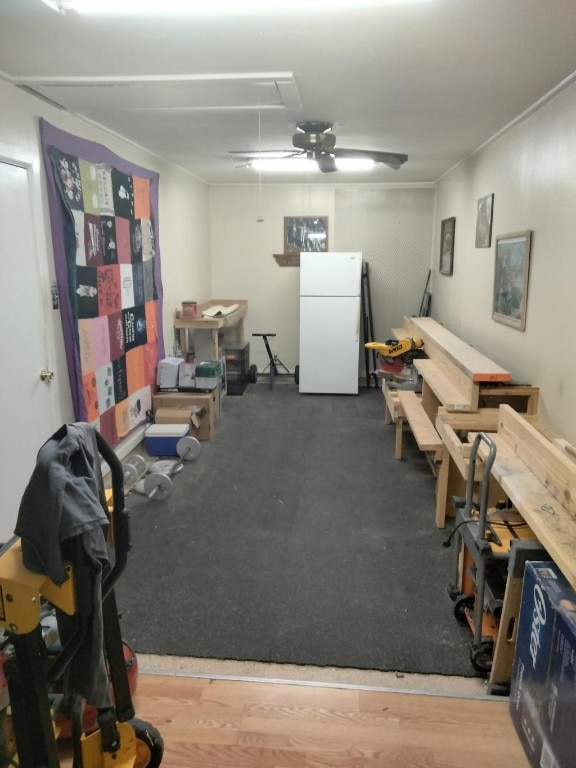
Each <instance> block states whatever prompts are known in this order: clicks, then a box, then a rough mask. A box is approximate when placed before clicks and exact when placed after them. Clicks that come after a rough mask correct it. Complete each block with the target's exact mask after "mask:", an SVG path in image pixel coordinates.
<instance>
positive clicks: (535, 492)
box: [478, 406, 576, 589]
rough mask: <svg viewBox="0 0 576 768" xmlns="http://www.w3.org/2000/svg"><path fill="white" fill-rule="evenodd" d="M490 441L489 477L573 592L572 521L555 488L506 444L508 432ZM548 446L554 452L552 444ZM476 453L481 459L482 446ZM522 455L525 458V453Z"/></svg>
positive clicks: (575, 544) (575, 524)
mask: <svg viewBox="0 0 576 768" xmlns="http://www.w3.org/2000/svg"><path fill="white" fill-rule="evenodd" d="M502 407H503V408H504V407H506V406H502ZM527 426H528V428H530V427H531V425H530V424H527ZM532 429H533V428H532ZM491 438H492V439H493V440H494V443H495V444H496V458H495V461H494V464H493V466H492V475H493V477H494V478H495V479H496V480H497V481H498V483H499V484H500V486H501V487H502V489H503V490H504V492H505V493H506V495H507V496H508V498H509V499H510V500H511V501H512V503H513V504H514V506H515V507H516V509H517V510H518V512H519V513H520V514H521V515H522V517H523V518H524V520H526V522H527V523H528V525H529V526H530V528H532V530H533V531H534V533H535V534H536V536H537V538H538V540H539V541H540V543H541V544H542V545H543V546H544V547H545V549H546V550H547V551H548V553H549V555H550V557H551V558H552V559H553V560H554V562H555V563H556V564H557V565H558V567H559V568H560V569H561V571H562V572H563V573H564V575H565V576H566V578H567V579H568V581H569V582H570V584H571V585H572V586H573V587H574V588H575V589H576V519H575V518H574V516H573V514H572V513H571V512H570V511H568V509H566V507H565V506H564V504H563V503H562V502H561V501H560V500H559V499H558V498H557V496H556V495H555V493H554V491H556V492H557V487H554V485H553V484H546V483H544V482H542V480H540V479H539V478H538V477H537V476H536V474H534V472H533V471H532V468H531V467H529V466H528V465H527V464H526V463H525V462H524V460H523V459H522V458H521V457H520V455H519V452H518V442H517V441H515V442H510V439H509V438H510V432H508V433H507V434H501V433H499V432H497V433H494V434H492V435H491ZM549 447H550V449H551V450H557V449H555V448H554V446H552V444H550V445H549ZM478 453H479V455H480V456H481V457H483V458H484V457H485V455H486V446H485V444H484V443H481V444H480V448H479V451H478ZM523 455H524V456H525V458H528V454H527V453H523ZM573 472H574V470H573Z"/></svg>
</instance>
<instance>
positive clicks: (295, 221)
mask: <svg viewBox="0 0 576 768" xmlns="http://www.w3.org/2000/svg"><path fill="white" fill-rule="evenodd" d="M327 250H328V216H285V217H284V253H300V252H301V251H327Z"/></svg>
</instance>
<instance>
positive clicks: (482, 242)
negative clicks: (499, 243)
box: [476, 195, 494, 248]
mask: <svg viewBox="0 0 576 768" xmlns="http://www.w3.org/2000/svg"><path fill="white" fill-rule="evenodd" d="M493 208H494V195H486V196H485V197H481V198H480V200H478V206H477V211H476V248H490V246H491V245H492V210H493Z"/></svg>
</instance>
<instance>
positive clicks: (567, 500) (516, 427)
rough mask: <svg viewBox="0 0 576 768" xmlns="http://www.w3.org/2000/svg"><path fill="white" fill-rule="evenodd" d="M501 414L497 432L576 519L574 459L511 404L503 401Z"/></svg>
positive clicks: (575, 472) (575, 519)
mask: <svg viewBox="0 0 576 768" xmlns="http://www.w3.org/2000/svg"><path fill="white" fill-rule="evenodd" d="M499 414H500V415H499V423H498V433H499V434H500V435H502V436H503V437H505V438H506V440H507V441H508V442H509V443H510V445H511V446H512V448H513V450H514V453H515V455H516V456H517V457H518V458H519V459H520V460H521V461H523V462H524V464H526V465H527V466H528V467H529V469H530V471H531V472H532V473H533V474H534V475H535V476H536V477H537V479H538V480H539V481H540V482H541V483H542V484H543V485H544V486H545V487H546V488H547V489H548V490H549V491H550V492H551V493H552V495H553V496H554V497H555V498H556V499H557V500H558V501H559V502H560V504H562V506H563V508H564V509H565V510H567V512H568V513H569V514H570V515H571V516H572V518H573V519H574V521H575V522H576V471H575V468H574V463H573V462H572V460H571V459H570V458H569V456H567V455H566V453H565V452H564V451H563V450H562V449H561V448H560V447H559V446H557V445H554V444H553V443H551V442H550V441H549V440H547V439H546V437H544V435H542V434H541V433H540V432H539V431H538V430H537V429H536V428H535V427H534V426H533V425H532V424H530V423H529V422H528V421H527V420H526V419H525V418H523V417H522V416H521V415H520V414H518V413H516V411H514V410H513V409H512V408H511V407H510V406H509V405H502V406H501V407H500V409H499Z"/></svg>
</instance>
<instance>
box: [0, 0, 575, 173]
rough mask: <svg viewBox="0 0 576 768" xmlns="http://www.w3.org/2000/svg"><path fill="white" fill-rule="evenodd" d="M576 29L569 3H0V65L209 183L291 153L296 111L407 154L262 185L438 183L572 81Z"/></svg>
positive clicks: (348, 136) (375, 146)
mask: <svg viewBox="0 0 576 768" xmlns="http://www.w3.org/2000/svg"><path fill="white" fill-rule="evenodd" d="M238 2H239V3H240V2H241V0H238ZM209 3H210V0H206V4H207V7H209ZM270 3H271V4H273V3H274V0H270ZM160 4H161V0H160ZM575 31H576V0H484V2H477V1H475V0H430V2H419V3H408V4H403V5H402V4H400V3H399V2H392V3H390V2H388V3H385V2H382V3H381V4H380V5H379V6H378V7H372V8H368V7H364V6H363V5H361V6H358V5H356V6H354V3H352V7H351V9H350V10H348V11H343V10H333V11H331V12H327V11H326V10H324V11H321V12H313V11H311V10H306V11H300V12H286V13H279V12H276V13H272V14H266V13H265V12H260V13H258V14H256V15H254V14H253V15H248V16H247V15H238V16H234V15H232V14H227V15H225V16H221V15H213V16H212V15H210V14H208V13H204V14H203V15H201V16H199V17H194V16H186V17H176V18H173V17H172V18H170V17H168V18H163V17H144V18H127V17H113V18H106V17H104V18H103V17H88V16H79V15H78V14H76V13H73V12H68V13H67V14H66V15H65V16H62V15H60V14H58V13H55V12H54V11H52V10H50V9H49V8H48V7H47V6H45V5H44V4H43V3H42V2H41V0H0V74H2V75H3V76H4V77H5V78H7V79H8V80H10V81H12V82H14V83H16V84H18V85H22V86H25V87H28V88H31V89H33V90H35V91H37V92H38V93H40V94H42V95H43V96H45V97H46V98H48V99H50V100H52V101H54V102H56V103H57V104H59V105H61V106H62V107H64V108H66V109H68V110H70V111H71V112H74V113H77V114H80V115H84V116H86V117H87V118H89V119H90V120H93V121H95V122H97V123H99V124H101V125H104V126H106V127H107V128H109V129H111V130H113V131H115V132H116V133H119V134H121V135H123V136H125V137H127V138H128V139H130V140H131V141H133V142H135V143H137V144H139V145H141V146H143V147H146V148H148V149H150V150H152V151H153V152H155V153H157V154H158V155H161V156H162V157H165V158H168V159H169V160H172V161H173V162H175V163H177V164H178V165H180V166H182V167H184V168H186V169H188V170H190V171H191V172H193V173H194V174H195V175H197V176H198V177H200V178H201V179H204V180H205V181H207V182H209V183H214V184H219V183H225V184H229V183H239V184H245V183H254V182H257V181H258V174H257V173H256V172H255V171H254V170H251V169H248V168H245V167H238V166H239V165H240V163H239V161H238V160H234V159H233V158H231V156H230V155H229V154H228V151H229V150H237V149H240V150H252V151H256V150H258V149H260V148H261V149H282V148H290V147H291V143H292V138H291V137H292V134H293V133H294V132H295V126H296V123H297V122H299V121H302V120H323V121H329V122H333V123H334V132H335V134H336V136H337V143H336V146H337V147H338V148H352V149H371V150H381V151H391V152H403V153H406V154H408V156H409V159H408V162H407V163H406V164H405V165H403V166H402V168H401V169H400V170H399V171H393V170H391V169H389V168H388V167H386V166H378V169H377V170H376V171H374V172H371V173H369V174H366V173H364V174H348V173H344V172H338V173H336V174H325V175H323V174H317V175H316V174H315V175H314V176H305V177H293V176H290V177H289V178H287V177H286V176H268V175H267V176H266V177H263V181H274V182H286V181H300V182H302V181H306V182H312V181H313V182H331V183H334V182H352V183H357V182H400V183H407V182H433V181H436V180H437V179H438V178H439V177H441V176H442V175H443V174H444V173H445V172H446V171H447V170H449V169H450V168H451V167H452V166H454V165H455V164H456V163H458V162H459V161H460V160H462V159H463V158H465V157H467V156H468V155H470V154H471V153H472V152H473V151H474V150H475V149H477V148H478V147H479V146H481V145H482V144H484V143H485V142H486V141H488V140H489V139H490V138H491V137H493V136H494V135H495V134H497V133H498V132H499V131H501V130H502V129H503V128H504V127H505V126H507V125H508V124H510V123H511V122H512V121H513V120H515V119H516V118H517V117H518V116H519V115H521V114H522V113H524V112H525V111H526V110H529V109H531V108H532V107H533V106H534V105H535V104H536V103H537V102H539V101H540V100H541V99H543V98H545V97H546V96H547V94H550V92H552V91H554V89H557V88H558V87H559V86H560V84H561V83H564V82H566V81H567V79H568V81H570V82H571V81H572V76H573V74H574V73H575V72H576V43H575V37H574V33H575ZM0 110H1V105H0ZM0 114H1V113H0ZM0 120H1V117H0Z"/></svg>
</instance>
